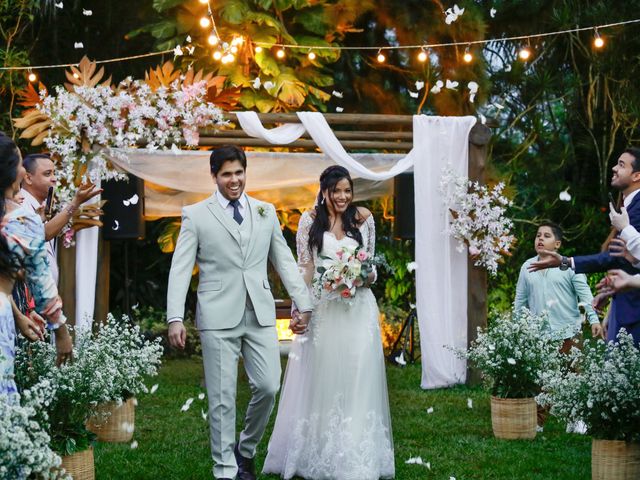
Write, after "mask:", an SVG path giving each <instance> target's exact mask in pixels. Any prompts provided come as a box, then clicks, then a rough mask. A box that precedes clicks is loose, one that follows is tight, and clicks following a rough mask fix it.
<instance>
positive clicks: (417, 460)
mask: <svg viewBox="0 0 640 480" xmlns="http://www.w3.org/2000/svg"><path fill="white" fill-rule="evenodd" d="M404 463H407V464H415V465H422V464H423V463H424V462H423V461H422V457H411V458H409V459H408V460H405V461H404Z"/></svg>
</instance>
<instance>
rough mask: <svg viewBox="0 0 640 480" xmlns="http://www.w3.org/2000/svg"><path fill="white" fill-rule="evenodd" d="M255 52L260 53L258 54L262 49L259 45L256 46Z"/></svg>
mask: <svg viewBox="0 0 640 480" xmlns="http://www.w3.org/2000/svg"><path fill="white" fill-rule="evenodd" d="M255 52H256V53H260V52H262V47H261V46H260V45H258V46H257V47H256V48H255Z"/></svg>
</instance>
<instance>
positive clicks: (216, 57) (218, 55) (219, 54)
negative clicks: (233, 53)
mask: <svg viewBox="0 0 640 480" xmlns="http://www.w3.org/2000/svg"><path fill="white" fill-rule="evenodd" d="M221 58H222V52H221V51H220V50H216V51H215V52H213V59H214V60H220V59H221Z"/></svg>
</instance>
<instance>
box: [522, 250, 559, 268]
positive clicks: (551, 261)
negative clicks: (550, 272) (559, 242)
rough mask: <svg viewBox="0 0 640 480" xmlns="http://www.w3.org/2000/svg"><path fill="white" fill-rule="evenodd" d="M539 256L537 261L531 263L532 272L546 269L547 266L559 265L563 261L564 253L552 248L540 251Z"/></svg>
mask: <svg viewBox="0 0 640 480" xmlns="http://www.w3.org/2000/svg"><path fill="white" fill-rule="evenodd" d="M539 258H540V260H538V261H537V262H532V263H531V264H530V265H529V268H528V270H529V271H530V272H537V271H538V270H544V269H545V268H554V267H559V266H560V262H561V261H562V255H560V254H559V253H558V252H552V251H551V250H541V251H540V252H539Z"/></svg>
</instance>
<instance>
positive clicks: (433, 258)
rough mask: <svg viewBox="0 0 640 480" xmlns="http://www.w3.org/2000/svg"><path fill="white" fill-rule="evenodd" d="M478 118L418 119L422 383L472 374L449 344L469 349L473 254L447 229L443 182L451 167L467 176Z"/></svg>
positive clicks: (449, 380)
mask: <svg viewBox="0 0 640 480" xmlns="http://www.w3.org/2000/svg"><path fill="white" fill-rule="evenodd" d="M414 118H416V117H414ZM475 121H476V120H475V118H473V117H426V116H422V117H419V119H418V120H417V121H415V122H414V136H413V142H414V143H413V148H414V150H418V151H420V152H421V153H420V158H419V159H418V160H417V161H416V163H415V165H414V167H413V168H414V182H415V205H416V230H415V232H416V240H415V249H416V263H417V264H418V269H417V271H416V292H417V309H418V321H419V323H420V347H421V352H422V382H421V386H422V388H439V387H446V386H449V385H453V384H456V383H462V382H464V381H465V379H466V362H465V361H464V360H460V359H458V358H457V357H456V356H455V355H454V354H453V353H452V352H451V351H450V350H449V349H448V348H447V347H456V348H462V349H466V348H467V254H466V252H458V251H457V250H456V245H457V242H456V241H455V240H453V239H451V238H449V237H448V236H446V235H445V234H443V232H444V230H445V228H446V226H447V221H448V220H447V219H448V216H449V212H448V211H447V209H446V208H445V206H444V205H443V203H442V197H441V194H440V191H439V187H440V179H441V177H442V169H443V167H445V166H450V167H451V168H452V170H453V171H454V172H455V173H457V174H459V175H465V176H466V175H467V172H468V163H469V142H468V138H469V132H470V130H471V128H472V127H473V125H474V124H475ZM417 123H419V125H417ZM416 127H418V128H416ZM416 132H421V133H420V134H416Z"/></svg>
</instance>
